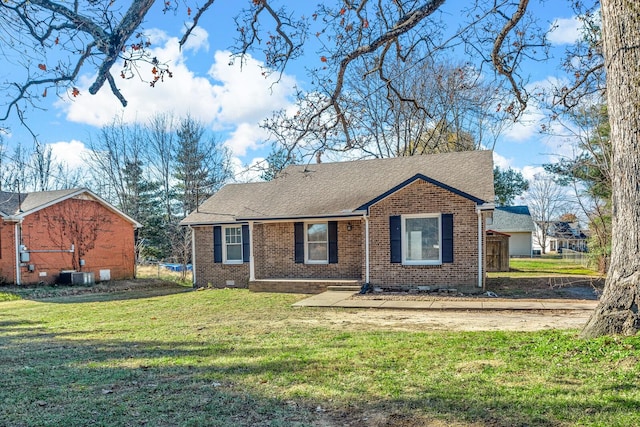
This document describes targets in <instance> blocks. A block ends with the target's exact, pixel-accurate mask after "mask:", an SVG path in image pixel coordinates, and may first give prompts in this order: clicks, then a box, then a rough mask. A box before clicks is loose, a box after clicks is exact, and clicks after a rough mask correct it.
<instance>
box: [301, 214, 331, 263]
mask: <svg viewBox="0 0 640 427" xmlns="http://www.w3.org/2000/svg"><path fill="white" fill-rule="evenodd" d="M315 224H319V225H324V226H325V228H326V230H327V238H326V240H324V241H320V240H318V241H311V242H310V241H309V226H311V225H315ZM310 243H324V244H325V245H326V247H327V251H326V253H325V259H324V260H312V259H309V244H310ZM304 263H305V264H329V223H328V222H327V221H313V222H305V223H304Z"/></svg>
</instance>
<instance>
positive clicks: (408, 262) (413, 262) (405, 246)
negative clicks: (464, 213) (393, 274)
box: [400, 214, 442, 265]
mask: <svg viewBox="0 0 640 427" xmlns="http://www.w3.org/2000/svg"><path fill="white" fill-rule="evenodd" d="M400 218H401V221H400V232H401V233H402V235H401V240H400V241H401V243H402V264H403V265H442V215H441V214H411V215H401V217H400ZM422 218H437V219H438V259H437V260H410V259H407V251H408V242H407V236H406V221H407V219H422Z"/></svg>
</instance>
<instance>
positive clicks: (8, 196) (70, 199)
mask: <svg viewBox="0 0 640 427" xmlns="http://www.w3.org/2000/svg"><path fill="white" fill-rule="evenodd" d="M139 226H140V224H138V223H137V222H136V221H135V220H133V219H132V218H130V217H128V216H127V215H125V214H123V213H122V212H120V211H119V210H118V209H116V208H115V207H113V206H112V205H110V204H109V203H107V202H106V201H104V200H103V199H101V198H100V197H98V196H97V195H96V194H94V193H92V192H91V191H89V190H87V189H71V190H58V191H43V192H34V193H24V194H18V193H8V192H0V283H2V282H4V283H14V284H37V283H47V284H50V283H56V282H59V278H60V273H61V272H63V271H67V272H68V271H76V272H86V273H93V277H94V279H95V281H104V280H119V279H128V278H132V277H134V274H135V247H134V229H135V228H136V227H139Z"/></svg>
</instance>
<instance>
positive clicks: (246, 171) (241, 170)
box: [231, 157, 267, 182]
mask: <svg viewBox="0 0 640 427" xmlns="http://www.w3.org/2000/svg"><path fill="white" fill-rule="evenodd" d="M231 165H232V167H233V175H234V178H235V180H236V182H256V181H261V180H262V172H263V169H264V167H265V166H266V165H267V164H266V162H265V159H264V158H263V157H255V158H253V159H251V161H250V162H249V163H248V164H245V163H243V162H242V160H240V159H239V158H238V157H233V158H232V159H231Z"/></svg>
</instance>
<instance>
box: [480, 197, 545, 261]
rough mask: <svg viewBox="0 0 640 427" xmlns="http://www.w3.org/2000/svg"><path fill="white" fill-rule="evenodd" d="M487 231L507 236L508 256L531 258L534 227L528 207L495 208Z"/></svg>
mask: <svg viewBox="0 0 640 427" xmlns="http://www.w3.org/2000/svg"><path fill="white" fill-rule="evenodd" d="M489 229H491V230H493V231H497V232H499V233H504V234H508V235H509V256H512V257H531V256H532V254H533V240H534V233H535V231H536V226H535V224H534V222H533V219H532V218H531V213H530V212H529V207H528V206H496V209H495V211H493V222H492V224H491V225H489Z"/></svg>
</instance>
